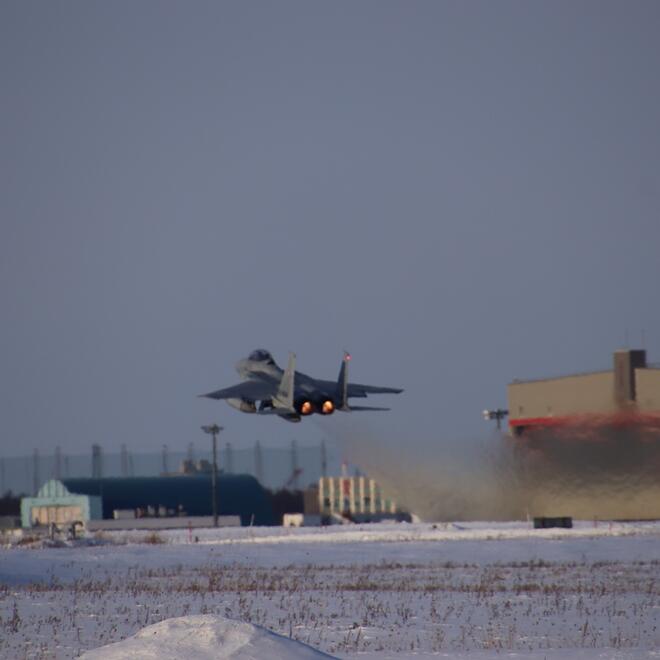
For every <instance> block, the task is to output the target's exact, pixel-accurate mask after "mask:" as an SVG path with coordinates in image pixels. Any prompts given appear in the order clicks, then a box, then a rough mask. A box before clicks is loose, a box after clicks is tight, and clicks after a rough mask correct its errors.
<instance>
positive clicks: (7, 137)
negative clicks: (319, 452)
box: [0, 0, 660, 456]
mask: <svg viewBox="0 0 660 660" xmlns="http://www.w3.org/2000/svg"><path fill="white" fill-rule="evenodd" d="M659 29H660V4H658V3H657V2H651V1H650V2H627V3H622V2H609V1H602V2H600V1H599V2H595V1H594V2H592V1H584V2H579V3H576V2H572V1H570V2H569V1H558V2H552V3H551V2H544V3H540V2H534V3H532V2H522V1H517V2H510V1H502V2H497V3H491V2H486V1H483V2H478V1H474V2H448V1H445V2H423V1H412V2H391V1H387V0H384V1H377V2H376V1H371V0H365V1H363V2H360V3H352V2H325V3H321V2H314V3H310V2H306V1H302V0H301V1H289V0H283V1H282V2H277V3H272V2H266V1H256V0H255V1H253V2H186V3H183V2H167V1H165V2H151V1H145V2H140V3H133V2H128V1H119V2H112V3H108V2H98V1H97V2H85V3H74V2H59V1H49V2H25V1H23V0H20V1H14V0H5V1H4V2H2V3H1V4H0V100H1V103H0V311H1V315H2V316H1V319H2V322H1V323H0V346H1V347H2V348H1V351H0V456H13V455H21V454H29V453H31V452H32V451H33V449H35V448H36V449H39V451H40V452H42V453H44V454H48V453H50V452H52V451H53V449H54V447H55V446H56V445H58V446H60V447H61V448H62V451H64V452H69V453H84V452H89V448H90V445H91V444H92V443H93V442H98V443H100V444H101V445H102V446H103V447H104V449H105V450H106V451H108V452H112V451H118V450H119V447H120V445H121V444H127V445H128V446H129V447H130V448H133V449H134V450H135V451H142V450H151V449H153V450H158V449H159V448H160V447H161V446H162V445H163V444H167V445H168V446H169V447H170V448H172V449H173V450H175V449H179V448H180V449H181V450H183V449H184V448H185V447H186V446H187V445H188V443H189V442H190V441H194V442H196V443H199V444H200V445H203V444H204V443H205V442H208V441H207V439H206V438H205V437H203V435H202V432H201V430H200V428H199V427H200V425H201V424H206V423H209V422H213V421H217V422H218V423H220V424H222V425H223V426H224V427H225V429H226V430H225V432H224V433H225V437H224V439H226V440H231V442H232V444H233V445H234V446H235V447H237V448H241V447H247V446H252V444H253V443H254V441H255V440H256V439H259V440H260V441H261V442H262V444H271V445H272V446H283V445H286V444H288V443H289V442H290V441H291V440H292V439H296V440H297V442H299V443H300V444H301V445H304V444H314V443H318V442H319V440H320V439H321V438H323V437H327V438H330V439H332V438H336V437H337V434H338V433H339V434H340V435H341V434H342V433H349V434H350V433H351V432H352V429H354V428H355V429H366V433H368V434H369V436H370V437H372V438H373V437H376V438H377V437H380V436H383V437H384V436H387V437H389V438H393V439H395V441H396V442H399V441H401V443H402V445H403V446H414V443H415V442H417V443H420V445H424V446H425V447H426V448H427V449H428V447H434V446H436V443H437V447H438V451H439V452H441V451H442V450H443V444H442V443H443V442H450V443H451V442H454V443H455V442H461V441H462V439H463V438H473V437H476V436H479V435H485V434H487V433H488V432H489V430H490V426H489V425H488V424H487V423H486V422H485V421H484V420H483V419H482V417H481V411H482V410H483V409H484V408H487V407H491V408H492V407H496V406H506V385H507V383H509V382H510V381H511V380H513V379H514V378H533V377H542V376H552V375H557V374H561V373H571V372H575V371H588V370H595V369H606V368H609V366H610V364H611V359H612V355H611V354H612V352H613V351H614V350H615V349H617V348H620V347H622V346H632V347H640V346H643V347H645V348H646V349H647V351H648V354H649V359H650V360H651V361H656V362H660V305H658V299H659V298H658V282H660V259H658V248H659V247H660V130H659V128H660V77H659V76H658V71H660V40H659V39H658V38H657V34H658V31H659ZM261 347H263V348H267V349H269V350H270V351H272V352H273V354H274V356H275V358H276V359H277V360H278V362H280V363H281V364H282V363H286V359H287V354H288V352H289V351H294V352H295V353H296V354H297V359H298V368H299V369H300V370H301V371H303V372H305V373H308V374H311V375H315V376H318V377H321V378H334V377H336V374H337V373H338V370H339V366H340V361H341V356H342V351H343V350H344V349H347V350H350V351H351V353H352V355H353V360H352V362H351V376H352V378H353V379H354V380H355V381H357V382H361V383H368V384H374V385H388V386H394V387H403V388H405V392H404V393H403V394H401V395H399V396H395V397H392V396H390V397H387V396H382V397H374V398H373V399H370V401H373V403H374V404H376V405H379V404H380V405H392V411H391V412H388V413H364V414H363V415H362V417H361V418H360V420H359V421H356V420H353V419H347V418H344V419H338V418H339V414H337V415H334V416H332V417H331V418H329V419H323V420H318V419H309V420H307V419H306V420H304V421H303V422H302V423H301V424H298V425H293V424H287V423H286V422H283V421H281V420H279V419H273V418H256V417H255V416H250V415H243V414H241V413H239V412H238V411H235V410H233V409H231V408H229V407H228V406H226V405H225V404H224V403H218V402H215V401H210V400H206V399H199V398H197V395H198V394H200V393H203V392H208V391H210V390H214V389H218V388H220V387H225V386H229V385H232V384H234V383H236V382H237V381H238V376H237V374H236V373H235V371H234V365H235V363H236V362H237V361H238V359H239V358H241V357H243V356H245V355H246V354H247V353H249V352H250V351H251V350H253V349H254V348H261ZM353 417H355V418H356V417H357V414H356V415H354V416H353ZM360 432H362V431H360ZM411 443H412V444H411Z"/></svg>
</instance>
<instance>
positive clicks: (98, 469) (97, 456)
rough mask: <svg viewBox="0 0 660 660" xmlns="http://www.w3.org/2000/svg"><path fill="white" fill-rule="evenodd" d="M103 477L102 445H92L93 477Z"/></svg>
mask: <svg viewBox="0 0 660 660" xmlns="http://www.w3.org/2000/svg"><path fill="white" fill-rule="evenodd" d="M101 477H103V453H102V450H101V445H92V479H101Z"/></svg>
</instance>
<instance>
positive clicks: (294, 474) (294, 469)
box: [287, 440, 300, 490]
mask: <svg viewBox="0 0 660 660" xmlns="http://www.w3.org/2000/svg"><path fill="white" fill-rule="evenodd" d="M299 475H300V468H299V467H298V444H297V443H296V441H295V440H291V479H290V480H289V481H288V482H287V486H292V487H293V490H298V476H299Z"/></svg>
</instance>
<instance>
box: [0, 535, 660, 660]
mask: <svg viewBox="0 0 660 660" xmlns="http://www.w3.org/2000/svg"><path fill="white" fill-rule="evenodd" d="M366 527H367V526H365V528H366ZM393 527H394V528H395V529H397V530H399V532H397V533H398V534H401V530H405V529H406V528H405V527H401V526H398V527H397V526H393ZM510 527H511V526H507V525H497V524H494V523H491V524H488V525H483V526H479V525H474V526H472V528H471V529H469V530H462V531H472V532H474V533H473V535H472V536H471V537H470V538H469V539H466V538H463V539H461V538H449V539H445V540H442V539H441V538H435V539H434V540H432V541H428V540H419V536H420V535H421V534H422V533H424V534H426V533H427V532H428V533H432V534H436V532H441V531H442V530H438V529H435V530H434V529H433V528H431V527H430V526H428V525H426V526H422V525H420V526H418V528H417V527H416V526H410V531H411V536H410V539H409V540H408V541H402V540H401V536H400V535H399V536H391V537H390V538H393V539H395V540H392V541H390V542H386V541H384V539H383V538H380V539H379V540H365V531H366V532H369V533H371V532H370V530H369V529H366V530H365V529H362V530H360V529H359V528H355V529H354V530H353V536H352V538H351V535H350V533H348V531H347V530H346V529H345V528H343V529H342V530H341V535H342V536H341V537H333V536H332V534H327V535H326V536H325V538H326V540H327V543H325V544H323V543H321V542H320V541H319V540H318V535H319V534H321V532H317V535H316V538H315V540H314V541H311V542H310V543H305V542H304V538H305V537H306V536H309V535H310V534H311V532H309V531H305V532H303V533H302V534H297V533H295V532H288V531H287V532H286V533H281V534H278V537H279V538H278V541H276V542H270V540H269V539H268V537H269V536H272V534H273V530H263V531H257V532H256V535H255V534H254V533H253V535H252V536H250V535H249V534H250V533H249V532H248V531H243V533H242V534H243V535H242V536H241V534H240V533H239V534H238V535H237V532H236V531H235V530H233V531H231V532H228V531H227V530H208V531H207V532H205V534H204V538H203V539H202V538H200V542H199V543H192V544H188V543H186V542H185V541H184V538H185V536H183V537H182V536H181V535H177V534H173V535H171V536H169V537H167V536H165V538H164V539H163V540H167V541H169V542H168V543H162V544H159V543H156V544H151V545H150V544H144V543H139V544H138V543H127V544H125V545H124V544H122V545H115V542H116V541H117V540H118V539H114V540H110V541H108V540H107V539H106V540H105V541H104V544H103V545H99V546H90V547H84V546H79V547H71V548H58V549H52V548H49V549H5V550H2V551H0V553H1V554H0V559H1V561H0V657H2V658H41V657H48V658H51V657H55V658H69V657H76V656H77V655H78V654H80V653H81V652H83V651H85V650H87V649H92V648H96V647H99V646H102V645H105V644H109V643H111V642H117V641H120V640H122V639H125V638H127V637H129V636H131V635H134V634H135V633H136V632H138V631H139V630H141V629H142V628H144V627H145V626H149V625H152V624H155V623H158V622H161V621H164V620H166V619H172V618H175V617H182V616H192V615H218V616H221V617H230V618H232V619H236V620H239V621H243V622H245V623H251V624H256V625H259V626H263V627H265V628H268V629H270V630H272V631H274V632H276V633H279V634H281V635H284V636H286V637H290V638H292V639H295V640H299V641H302V642H305V643H307V644H309V645H311V646H313V647H315V648H317V649H320V650H322V651H324V652H326V653H330V654H333V655H339V656H342V657H353V656H358V655H364V656H366V657H369V656H372V657H380V656H387V657H394V658H403V657H409V656H413V655H415V656H417V655H420V654H431V653H447V654H452V655H459V654H460V655H461V657H464V654H465V657H484V655H483V654H486V656H489V655H490V654H492V655H498V656H500V657H501V656H508V655H511V656H514V655H515V654H517V657H532V656H534V657H544V655H547V656H548V657H553V658H554V657H572V656H577V655H579V656H580V657H589V658H591V657H626V658H628V657H634V658H637V657H656V656H654V649H657V648H659V647H660V630H659V629H658V628H659V626H660V543H659V541H660V535H659V534H658V527H657V526H653V525H652V526H642V527H640V526H633V525H630V526H627V527H626V526H623V527H617V528H614V527H613V528H609V527H605V528H604V529H601V530H600V531H599V532H598V533H599V534H600V536H594V535H591V536H589V535H586V534H585V533H584V531H583V530H582V531H581V530H579V529H578V530H574V531H575V532H576V533H575V534H573V535H571V534H570V533H564V532H570V531H571V530H562V533H561V534H557V535H554V536H552V535H550V534H549V533H548V532H550V531H551V530H539V532H535V531H534V530H527V533H526V536H518V535H517V534H518V531H516V536H515V537H514V538H511V537H507V536H506V533H507V531H506V530H507V529H509V528H510ZM515 529H516V530H518V527H516V528H515ZM424 530H426V531H424ZM445 531H446V533H447V535H451V534H453V533H454V532H455V531H456V530H453V529H447V530H445ZM459 531H461V530H459ZM373 532H374V533H376V532H378V534H386V533H387V529H386V528H385V527H383V528H377V529H375V530H373ZM541 532H542V533H541ZM226 534H231V539H228V538H227V537H226ZM346 534H348V536H346ZM478 534H481V536H479V535H478ZM312 535H313V534H312ZM367 536H368V535H367ZM415 536H416V537H417V538H413V537H415ZM287 537H289V538H293V539H295V541H293V542H292V543H289V544H287V543H285V542H284V541H283V540H282V539H284V538H287ZM255 538H259V541H258V542H255V541H254V539H255ZM338 538H340V539H341V540H338ZM487 539H490V540H487ZM495 539H497V540H495ZM124 540H125V539H124ZM133 540H134V541H135V540H137V537H133ZM229 540H231V543H228V541H229ZM214 541H215V542H214ZM562 652H563V653H565V654H566V655H561V656H556V653H562ZM596 652H597V653H598V655H588V654H590V653H596ZM585 654H587V655H585ZM220 657H221V656H220Z"/></svg>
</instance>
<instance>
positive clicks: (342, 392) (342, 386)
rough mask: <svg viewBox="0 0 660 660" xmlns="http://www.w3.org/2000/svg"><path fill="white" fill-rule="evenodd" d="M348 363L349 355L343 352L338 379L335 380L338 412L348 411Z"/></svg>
mask: <svg viewBox="0 0 660 660" xmlns="http://www.w3.org/2000/svg"><path fill="white" fill-rule="evenodd" d="M350 361H351V356H350V353H347V352H346V351H344V359H343V360H342V362H341V369H340V370H339V378H338V379H337V390H338V392H339V405H338V409H339V410H350V407H349V405H348V363H349V362H350Z"/></svg>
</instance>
